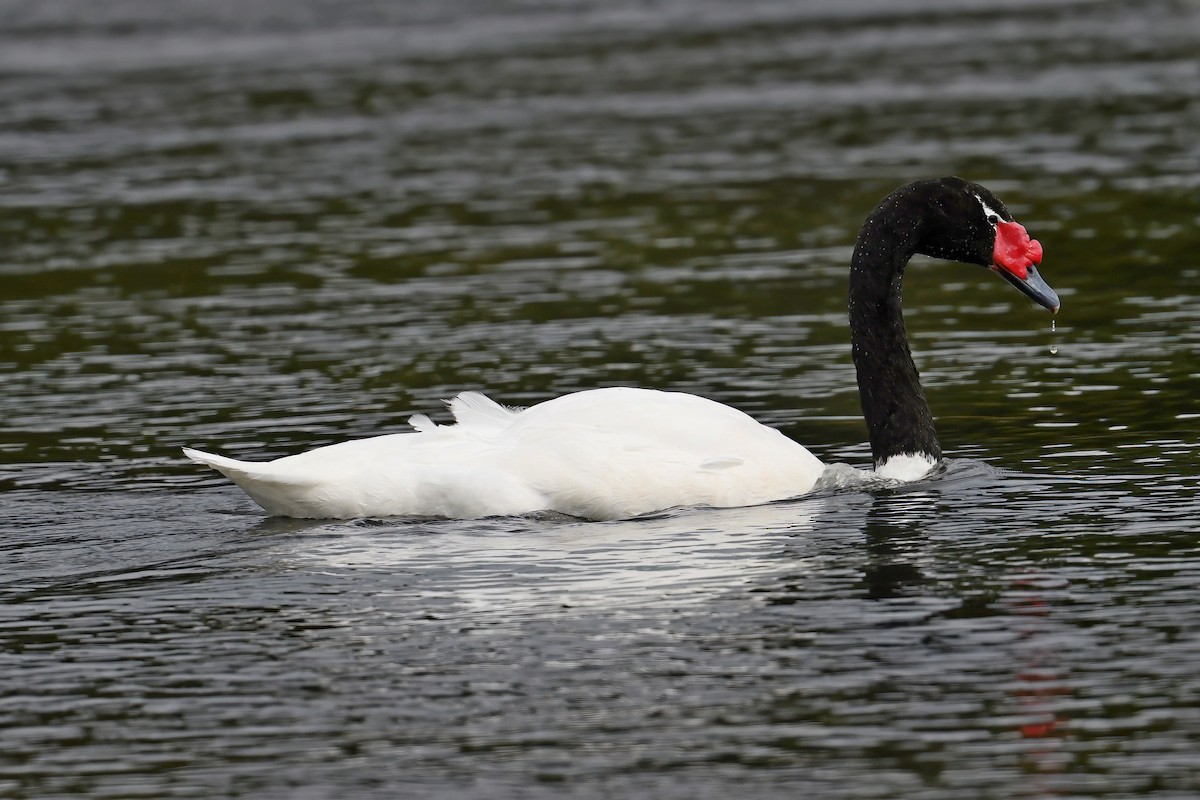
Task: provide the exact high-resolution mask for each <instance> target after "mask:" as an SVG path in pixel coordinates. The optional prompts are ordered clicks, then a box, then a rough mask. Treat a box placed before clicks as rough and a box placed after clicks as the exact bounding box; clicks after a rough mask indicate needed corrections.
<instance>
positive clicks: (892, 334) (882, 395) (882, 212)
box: [850, 192, 942, 467]
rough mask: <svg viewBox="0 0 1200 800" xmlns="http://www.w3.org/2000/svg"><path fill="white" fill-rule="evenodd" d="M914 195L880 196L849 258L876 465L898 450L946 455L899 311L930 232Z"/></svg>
mask: <svg viewBox="0 0 1200 800" xmlns="http://www.w3.org/2000/svg"><path fill="white" fill-rule="evenodd" d="M914 200H915V198H912V197H910V196H906V195H905V194H904V193H901V192H897V193H896V194H893V195H891V196H889V197H888V198H887V199H885V200H884V201H883V202H882V203H880V204H879V206H878V207H877V208H876V209H875V211H874V212H872V214H871V216H869V217H868V218H867V220H866V222H864V223H863V227H862V231H861V232H860V233H859V236H858V242H857V244H856V245H855V247H854V256H853V258H852V259H851V263H850V339H851V342H852V343H853V348H854V349H853V352H854V367H855V369H856V370H857V372H858V391H859V396H860V397H861V399H862V409H863V416H864V417H865V418H866V421H867V430H868V434H869V436H870V440H871V455H872V456H873V457H874V460H875V466H876V467H878V466H880V465H881V464H883V463H884V462H885V461H887V460H888V459H889V458H891V457H892V456H897V455H918V456H919V455H924V456H927V457H928V458H930V459H932V460H934V461H936V460H938V459H940V458H941V455H942V448H941V445H940V444H939V443H938V436H937V430H936V429H935V428H934V425H933V415H932V413H930V411H929V404H928V403H927V402H926V400H925V392H924V391H923V390H922V389H921V378H920V375H919V374H918V373H917V366H916V364H914V363H913V358H912V353H911V352H910V351H909V349H908V335H907V333H906V332H905V330H904V316H903V314H902V313H901V311H900V299H901V286H900V282H901V280H902V278H903V277H904V268H905V267H906V266H907V265H908V261H909V259H910V258H911V257H912V256H913V254H914V253H915V252H917V249H918V246H919V244H920V242H921V240H922V238H923V235H924V233H925V231H924V230H923V228H924V225H925V221H924V212H923V210H922V209H921V208H920V207H919V205H918V204H917V203H915V202H914Z"/></svg>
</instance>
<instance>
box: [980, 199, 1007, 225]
mask: <svg viewBox="0 0 1200 800" xmlns="http://www.w3.org/2000/svg"><path fill="white" fill-rule="evenodd" d="M975 199H976V200H978V201H979V205H981V206H983V216H984V217H985V218H986V217H991V216H995V217H996V219H998V220H1001V219H1004V215H1003V214H1001V213H1000V212H999V211H996V210H995V209H993V208H992V207H991V206H989V205H988V204H987V203H985V202H984V201H983V198H982V197H980V196H979V195H975Z"/></svg>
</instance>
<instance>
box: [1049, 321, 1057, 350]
mask: <svg viewBox="0 0 1200 800" xmlns="http://www.w3.org/2000/svg"><path fill="white" fill-rule="evenodd" d="M1057 332H1058V320H1055V319H1051V320H1050V335H1051V336H1053V335H1054V334H1055V333H1057ZM1050 355H1052V356H1056V355H1058V345H1057V344H1054V343H1051V344H1050Z"/></svg>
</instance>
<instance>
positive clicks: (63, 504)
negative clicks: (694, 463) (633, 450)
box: [0, 0, 1200, 800]
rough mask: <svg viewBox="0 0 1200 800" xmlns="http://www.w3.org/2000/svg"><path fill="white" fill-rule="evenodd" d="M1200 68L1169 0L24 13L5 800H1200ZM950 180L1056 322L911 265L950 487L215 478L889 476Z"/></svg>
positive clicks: (15, 215)
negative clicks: (525, 422)
mask: <svg viewBox="0 0 1200 800" xmlns="http://www.w3.org/2000/svg"><path fill="white" fill-rule="evenodd" d="M1197 53H1200V7H1198V6H1197V5H1196V4H1195V3H1190V2H1183V1H1182V0H1181V1H1180V2H1169V1H1164V0H1149V1H1148V2H1142V3H1137V4H1130V3H1118V2H1054V0H1038V2H1022V1H1020V0H1016V1H1013V2H1007V1H1006V0H992V2H989V3H986V4H979V3H975V2H969V1H968V0H940V1H939V2H915V0H889V2H881V1H873V0H829V1H828V2H812V3H793V2H783V1H782V0H780V1H779V2H774V1H773V0H752V1H750V2H739V3H719V2H703V1H702V0H686V1H685V0H663V2H633V1H630V2H622V1H621V0H618V2H611V3H583V2H549V1H546V2H540V1H538V0H534V1H533V2H509V3H494V2H483V0H439V2H407V3H394V4H385V3H371V2H337V3H333V2H318V1H317V0H308V1H307V2H283V0H274V1H273V2H255V3H234V2H200V1H199V0H196V2H179V3H170V4H167V3H155V2H150V0H125V1H124V2H112V3H93V4H80V3H75V2H69V1H68V0H44V1H42V2H37V3H32V2H12V1H11V0H0V245H2V247H0V287H2V289H0V376H2V380H3V391H2V392H0V564H2V566H0V796H5V797H13V798H54V797H65V796H71V797H90V798H102V797H103V798H133V797H147V798H150V797H153V798H159V797H218V796H243V797H254V798H284V797H286V798H300V797H304V798H325V797H380V798H393V797H421V798H466V797H480V798H518V797H519V798H531V797H554V798H563V797H567V798H601V797H647V798H649V797H653V798H726V797H729V796H742V797H754V798H775V797H779V798H783V797H789V798H791V797H810V798H856V799H857V798H896V797H903V798H945V799H946V800H959V799H960V798H965V797H971V798H984V797H992V798H1014V797H1050V796H1059V795H1069V796H1073V797H1155V798H1184V797H1188V798H1190V797H1195V796H1197V792H1200V756H1198V755H1197V753H1200V671H1198V669H1197V665H1198V664H1200V525H1198V524H1197V522H1196V519H1197V517H1198V516H1200V498H1198V483H1200V479H1198V477H1197V473H1198V465H1197V457H1196V452H1197V446H1198V441H1200V439H1198V437H1197V433H1196V432H1197V429H1198V427H1200V399H1198V398H1200V369H1198V367H1197V350H1198V347H1200V329H1198V326H1197V322H1196V321H1197V318H1198V316H1200V256H1198V255H1197V254H1198V253H1200V232H1198V223H1200V139H1198V138H1197V136H1196V133H1195V132H1196V131H1197V130H1200V63H1198V60H1197V59H1198V56H1197ZM948 173H957V174H962V175H964V176H966V177H970V178H973V179H976V180H979V181H981V182H983V183H985V184H986V185H988V186H989V187H990V188H992V189H994V190H995V191H996V192H997V193H998V194H999V195H1000V196H1001V197H1002V198H1004V199H1006V201H1007V202H1008V204H1009V205H1010V207H1011V208H1012V209H1013V210H1014V212H1015V213H1016V214H1017V216H1018V218H1019V219H1020V220H1022V221H1023V222H1024V223H1025V224H1026V225H1027V226H1028V228H1029V229H1030V231H1031V232H1032V234H1033V235H1034V236H1036V237H1037V238H1039V239H1041V241H1042V242H1043V244H1044V245H1045V248H1046V252H1047V258H1046V262H1045V264H1044V269H1043V273H1044V274H1045V275H1046V276H1047V278H1048V279H1049V280H1050V282H1051V283H1052V284H1053V285H1054V286H1055V287H1056V288H1058V289H1059V291H1060V293H1061V294H1062V296H1063V302H1064V309H1063V312H1062V314H1061V315H1060V317H1059V319H1058V326H1057V331H1055V332H1053V333H1052V332H1051V330H1050V319H1049V317H1047V316H1046V315H1045V314H1044V313H1041V312H1039V311H1037V310H1036V309H1034V308H1032V307H1030V306H1029V304H1028V303H1026V302H1025V301H1024V300H1023V299H1022V298H1021V297H1020V296H1018V295H1017V294H1016V293H1015V292H1013V291H1012V290H1011V289H1009V288H1008V287H1007V286H1005V285H1004V284H1003V283H1002V282H1000V281H997V280H995V279H994V278H993V277H991V276H989V275H987V274H986V273H985V272H984V271H983V270H978V269H974V268H968V267H963V266H961V265H952V264H944V263H935V262H921V263H916V264H915V265H914V266H913V268H912V269H911V270H910V272H909V280H908V284H907V287H906V288H907V291H906V297H905V301H906V307H907V313H908V320H909V329H910V333H911V334H912V337H913V342H914V349H915V350H916V352H917V360H918V363H919V365H920V367H921V370H922V375H923V377H924V379H925V382H926V385H927V389H928V394H929V397H930V401H931V404H932V406H933V409H934V413H935V416H936V417H937V419H938V423H939V426H940V430H941V433H942V437H943V443H944V445H945V447H946V450H947V453H948V455H949V456H950V461H949V463H948V466H947V468H946V469H945V471H944V472H943V473H942V474H940V475H938V476H936V477H934V478H932V479H930V480H927V481H924V482H921V483H919V484H915V485H911V486H907V487H904V488H900V489H892V490H887V489H877V490H866V489H861V488H860V489H853V490H851V489H843V490H829V491H825V492H822V493H818V494H817V495H814V496H811V497H808V498H805V499H801V500H799V501H794V502H789V503H781V504H776V505H772V506H768V507H762V508H753V509H734V510H724V511H715V512H714V511H704V510H681V511H675V512H671V513H666V514H662V515H657V516H656V517H654V518H652V519H644V520H635V521H628V522H619V523H608V524H584V523H578V522H574V521H571V520H564V519H554V518H535V519H496V520H484V521H477V522H468V523H464V522H447V521H432V522H431V521H403V520H401V521H397V520H365V521H358V522H350V523H319V522H318V523H300V522H295V521H282V520H270V519H267V518H265V517H264V516H263V515H262V514H261V513H260V512H259V511H258V510H257V508H256V507H255V506H254V505H253V504H252V503H251V502H250V501H249V500H248V499H247V498H246V497H245V496H244V495H242V494H241V493H240V491H238V490H237V489H236V488H235V487H233V486H232V485H231V484H228V483H226V482H225V481H224V480H223V479H221V478H220V477H219V476H217V475H216V474H215V473H211V472H207V471H204V470H202V469H200V468H198V467H196V466H194V465H191V464H188V463H185V462H184V461H183V459H182V458H181V456H180V454H179V450H178V448H179V446H180V445H182V444H185V443H187V444H191V445H196V446H201V447H205V448H210V449H215V450H219V451H222V452H226V453H230V454H233V455H237V456H242V457H247V458H269V457H275V456H279V455H284V454H287V453H291V452H295V451H297V450H301V449H305V448H307V447H310V446H313V445H317V444H328V443H332V442H335V441H340V440H342V439H346V438H354V437H360V436H365V435H371V434H374V433H377V432H381V431H385V430H386V431H390V430H398V429H402V428H403V426H404V420H405V419H406V418H407V416H408V415H409V414H411V413H414V412H417V411H434V412H435V416H438V409H439V408H440V405H439V403H440V400H441V399H442V398H445V397H448V396H450V395H451V394H453V393H454V392H455V391H457V390H459V389H464V388H474V389H484V390H486V391H488V392H489V393H490V394H492V395H493V396H494V397H496V398H497V399H500V400H502V401H504V402H507V403H512V404H528V403H533V402H537V401H539V400H543V399H546V398H548V397H550V396H552V395H554V394H557V393H560V392H563V391H569V390H574V389H583V388H590V387H594V386H603V385H613V384H639V385H647V386H655V387H660V388H669V389H681V390H687V391H694V392H699V393H702V394H705V395H708V396H710V397H713V398H716V399H719V400H722V401H724V402H728V403H730V404H732V405H735V406H738V407H740V408H743V409H746V410H748V411H750V412H751V413H753V414H755V415H756V416H758V417H759V418H760V419H762V420H763V421H766V422H769V423H771V424H774V425H777V426H779V427H781V428H782V429H783V430H785V431H786V432H787V433H788V434H790V435H792V436H794V437H796V438H798V439H800V440H801V441H803V442H805V443H807V444H809V445H810V447H811V448H812V449H813V451H814V452H815V453H817V454H818V455H819V456H821V457H822V458H823V459H825V460H827V461H832V462H845V463H849V464H852V465H855V466H859V467H864V466H866V465H867V463H868V461H869V455H868V451H867V448H866V445H865V442H864V440H865V428H864V426H863V424H862V422H861V419H860V418H859V416H858V400H857V395H856V392H855V389H854V377H853V371H852V368H851V365H850V359H849V346H848V335H847V331H846V325H845V311H844V304H845V294H846V289H845V283H846V265H847V262H848V259H849V255H850V249H851V245H852V242H853V238H854V235H855V233H856V230H857V226H858V223H859V222H860V221H861V219H862V218H863V216H864V215H865V214H866V213H867V211H869V210H870V208H871V207H872V206H873V205H874V203H875V202H876V200H878V199H879V198H880V197H881V196H882V195H883V194H885V193H886V192H887V191H889V190H891V189H892V188H894V187H895V186H897V185H899V184H900V183H904V182H907V181H908V180H911V179H914V178H918V177H927V176H933V175H941V174H948ZM1051 346H1057V348H1058V352H1057V354H1056V355H1051V353H1050V348H1051Z"/></svg>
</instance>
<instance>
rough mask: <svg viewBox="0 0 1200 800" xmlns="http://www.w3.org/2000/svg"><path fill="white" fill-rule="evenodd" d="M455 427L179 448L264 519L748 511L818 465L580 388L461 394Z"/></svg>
mask: <svg viewBox="0 0 1200 800" xmlns="http://www.w3.org/2000/svg"><path fill="white" fill-rule="evenodd" d="M450 408H451V410H452V411H453V412H454V417H455V419H456V420H457V424H456V425H435V424H433V422H431V421H430V420H429V418H428V417H425V416H424V415H418V416H416V417H413V418H412V420H411V423H412V425H413V427H414V428H416V429H417V432H416V433H397V434H391V435H387V436H376V437H374V438H371V439H360V440H357V441H350V442H344V443H342V444H335V445H330V446H328V447H322V448H319V449H317V450H312V451H309V452H307V453H302V454H300V455H294V456H287V457H285V458H280V459H277V460H275V461H271V462H266V463H252V462H246V461H237V460H234V459H231V458H225V457H223V456H217V455H212V454H209V453H203V452H200V451H198V450H192V449H185V453H186V454H187V455H188V457H189V458H191V459H192V460H194V461H197V462H199V463H202V464H207V465H209V466H211V467H213V468H214V469H216V470H218V471H220V472H221V473H223V474H224V475H225V476H227V477H228V478H230V479H231V480H233V481H234V482H236V483H237V484H238V485H239V486H241V487H242V489H244V490H245V491H246V493H247V494H249V495H250V496H251V497H252V498H254V500H255V501H256V502H258V504H259V505H261V506H262V507H263V508H264V509H266V510H267V511H268V512H270V513H272V514H277V515H281V516H289V517H310V518H339V519H350V518H354V517H365V516H438V517H452V518H458V519H467V518H478V517H486V516H496V515H510V514H526V513H530V512H534V511H557V512H560V513H563V514H570V515H573V516H578V517H585V518H587V519H598V520H599V519H619V518H623V517H630V516H634V515H637V514H643V513H647V512H650V511H657V510H661V509H663V508H668V507H671V506H688V505H707V506H714V507H732V506H746V505H755V504H758V503H766V502H770V501H772V500H781V499H784V498H788V497H795V496H798V495H802V494H805V493H806V492H808V491H810V490H811V489H812V487H813V485H814V484H815V483H816V481H817V478H819V477H820V475H821V473H822V472H823V471H824V465H822V463H821V462H820V460H818V459H817V458H816V456H814V455H813V454H812V453H810V452H808V450H807V449H805V448H804V446H802V445H800V444H798V443H796V442H794V441H792V440H791V439H789V438H787V437H786V436H784V435H783V434H782V433H780V432H779V431H777V430H775V429H774V428H769V427H767V426H765V425H761V424H759V423H758V422H756V421H754V420H753V419H752V418H750V417H749V416H747V415H746V414H744V413H742V412H741V411H738V410H736V409H734V408H730V407H729V406H726V405H722V404H720V403H716V402H714V401H712V400H707V399H705V398H703V397H697V396H695V395H689V394H682V393H678V392H660V391H654V390H650V389H631V388H609V389H593V390H591V391H585V392H577V393H574V394H568V395H564V396H562V397H559V398H556V399H554V400H549V401H547V402H545V403H541V404H539V405H535V406H532V407H530V408H527V409H524V410H514V409H509V408H505V407H503V406H500V405H497V404H496V403H494V402H492V401H491V400H489V399H487V398H486V397H484V396H483V395H481V394H477V393H474V392H468V393H465V394H462V395H459V396H458V397H457V398H455V399H454V400H453V401H451V403H450Z"/></svg>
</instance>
